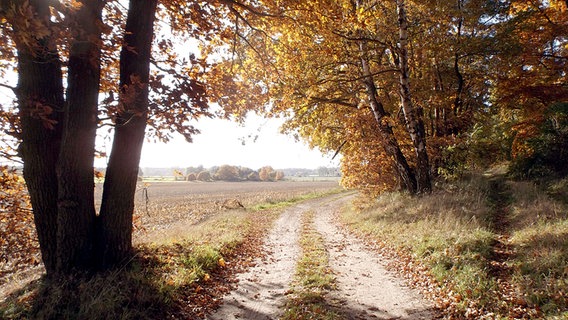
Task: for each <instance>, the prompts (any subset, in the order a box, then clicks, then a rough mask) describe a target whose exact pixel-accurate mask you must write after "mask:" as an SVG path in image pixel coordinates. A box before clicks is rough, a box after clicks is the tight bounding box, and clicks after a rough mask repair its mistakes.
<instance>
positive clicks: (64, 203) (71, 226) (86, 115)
mask: <svg viewBox="0 0 568 320" xmlns="http://www.w3.org/2000/svg"><path fill="white" fill-rule="evenodd" d="M81 3H82V6H81V8H80V9H79V11H78V12H77V15H75V16H74V17H75V21H71V24H72V26H71V27H72V28H73V29H74V30H76V31H77V36H76V38H75V39H74V41H73V43H72V45H71V50H70V54H69V64H68V70H69V71H68V79H67V81H68V85H67V104H66V109H65V115H66V116H65V120H64V129H63V140H62V147H61V153H60V155H59V167H58V182H59V198H58V209H59V213H58V229H57V231H58V238H57V241H58V243H57V247H58V254H57V256H58V258H57V269H58V271H59V272H63V273H67V272H70V271H72V270H82V271H83V270H84V271H88V270H90V269H92V268H93V266H94V261H93V259H94V253H93V249H94V245H95V219H96V211H95V202H94V187H95V186H94V172H93V159H94V154H95V138H96V130H97V109H98V94H99V80H100V52H101V46H100V42H101V29H100V26H101V25H102V22H101V13H102V8H103V5H104V2H103V1H102V0H83V1H82V2H81Z"/></svg>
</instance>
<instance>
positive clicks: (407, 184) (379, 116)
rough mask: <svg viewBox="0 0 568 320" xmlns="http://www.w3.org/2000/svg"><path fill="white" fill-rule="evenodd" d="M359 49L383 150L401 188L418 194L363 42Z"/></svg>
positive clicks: (364, 80) (364, 77) (366, 86)
mask: <svg viewBox="0 0 568 320" xmlns="http://www.w3.org/2000/svg"><path fill="white" fill-rule="evenodd" d="M359 49H360V52H361V67H362V69H363V82H364V84H365V88H366V91H367V97H368V99H369V104H370V107H371V111H372V112H373V115H374V117H375V120H376V121H377V124H378V127H379V132H380V134H381V139H382V141H383V144H382V145H383V148H384V150H385V152H386V153H387V155H389V156H390V157H392V159H393V167H394V169H395V172H396V173H397V175H398V178H399V181H400V185H401V187H402V188H403V189H404V190H406V191H408V192H410V193H412V194H414V193H415V192H416V180H415V177H414V175H413V174H412V171H411V170H410V166H409V165H408V162H407V161H406V158H405V156H404V154H403V153H402V151H401V150H400V146H399V145H398V141H397V140H396V137H395V136H394V132H393V130H392V128H391V126H390V125H389V123H388V121H386V120H387V119H385V116H387V112H386V111H385V109H384V107H383V105H382V103H381V102H380V101H378V99H377V97H378V93H377V87H376V85H375V82H374V80H373V76H372V73H371V69H370V67H369V63H368V61H367V58H366V53H367V49H366V47H365V43H364V42H363V41H361V42H360V43H359Z"/></svg>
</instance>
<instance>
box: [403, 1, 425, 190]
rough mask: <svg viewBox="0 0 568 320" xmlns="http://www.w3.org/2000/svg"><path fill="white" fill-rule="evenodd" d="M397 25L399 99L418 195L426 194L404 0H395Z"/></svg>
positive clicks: (422, 142) (422, 136) (422, 141)
mask: <svg viewBox="0 0 568 320" xmlns="http://www.w3.org/2000/svg"><path fill="white" fill-rule="evenodd" d="M396 4H397V9H398V24H399V31H400V37H399V57H398V62H399V63H398V64H399V68H400V99H401V103H402V110H403V112H404V118H405V120H406V127H407V130H408V133H409V135H410V139H411V140H412V143H413V145H414V150H415V153H416V159H417V161H416V183H417V192H418V193H428V192H430V191H431V190H432V184H431V181H430V164H429V161H428V153H427V150H426V134H425V130H424V122H423V120H422V116H421V114H420V112H419V110H417V108H416V107H415V106H414V105H413V104H412V99H411V93H410V80H409V67H408V49H407V47H408V21H407V17H406V10H405V4H404V0H397V1H396Z"/></svg>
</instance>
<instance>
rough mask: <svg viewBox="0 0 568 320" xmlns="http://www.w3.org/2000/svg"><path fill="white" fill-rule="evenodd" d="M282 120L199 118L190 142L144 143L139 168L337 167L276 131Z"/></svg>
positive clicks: (291, 138)
mask: <svg viewBox="0 0 568 320" xmlns="http://www.w3.org/2000/svg"><path fill="white" fill-rule="evenodd" d="M282 121H283V120H281V119H264V118H261V117H259V116H256V115H249V116H248V117H247V120H246V121H245V123H244V126H242V125H239V124H237V123H234V122H232V121H229V120H222V119H208V118H202V119H200V120H199V121H198V122H196V124H195V126H196V127H197V128H198V129H199V130H200V131H201V133H200V134H198V135H195V136H194V137H193V143H187V142H186V141H185V139H183V138H182V137H181V136H179V137H176V138H175V139H174V140H172V141H171V142H170V143H168V144H164V143H159V144H155V143H149V142H145V144H144V147H143V149H142V159H141V161H140V167H142V168H145V167H146V168H147V167H159V168H162V167H180V168H184V167H190V166H199V165H203V166H204V167H206V168H208V167H212V166H219V165H223V164H228V165H235V166H244V167H249V168H251V169H255V170H257V169H259V168H260V167H263V166H267V165H269V166H272V167H273V168H276V169H284V168H309V169H311V168H318V167H320V166H323V167H336V166H339V160H338V159H337V158H336V159H335V160H331V157H332V154H328V155H324V154H322V153H321V152H319V151H318V150H311V149H310V148H309V147H308V146H307V145H306V144H304V143H303V142H296V141H295V140H294V138H293V137H290V136H287V135H284V134H281V133H279V127H280V125H281V124H282ZM257 135H258V138H257V139H256V141H255V140H254V137H255V136H257ZM243 141H244V144H243ZM103 149H104V147H103ZM108 150H109V151H110V142H109V143H108ZM104 163H105V159H98V160H97V162H96V165H97V166H102V165H104Z"/></svg>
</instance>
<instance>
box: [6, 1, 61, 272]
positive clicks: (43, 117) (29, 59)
mask: <svg viewBox="0 0 568 320" xmlns="http://www.w3.org/2000/svg"><path fill="white" fill-rule="evenodd" d="M29 4H30V7H31V8H32V9H33V10H34V14H35V17H34V19H36V20H37V21H40V22H42V23H44V24H45V25H46V28H47V27H48V26H47V25H49V23H50V22H49V19H50V13H49V7H48V5H47V3H46V1H44V0H31V1H29ZM12 5H14V8H18V7H17V6H16V4H15V2H12V1H3V2H2V9H3V11H7V10H10V8H9V6H12ZM16 11H17V9H16ZM11 18H12V19H13V21H10V23H11V24H12V26H13V28H14V33H15V39H14V40H15V42H16V47H17V51H18V74H19V77H18V85H17V90H16V97H17V99H18V104H19V118H20V128H21V140H22V142H21V144H20V146H19V153H20V156H21V157H22V160H23V162H24V179H25V180H26V185H27V187H28V192H29V195H30V199H31V204H32V207H33V212H34V220H35V225H36V229H37V233H38V238H39V243H40V248H41V253H42V259H43V262H44V265H45V268H46V270H47V274H48V275H52V274H54V273H55V272H56V266H57V263H56V258H57V257H56V252H57V175H56V165H57V159H58V154H59V149H60V142H61V129H62V125H61V120H62V115H63V113H62V112H63V105H64V95H63V83H62V81H63V80H62V72H61V61H60V58H59V55H58V53H57V49H56V47H55V43H54V41H53V39H51V38H50V37H49V36H45V37H43V38H41V39H38V38H35V37H33V30H29V29H26V28H28V27H29V26H27V25H23V24H21V23H20V22H21V21H22V20H24V19H21V17H19V16H18V15H17V13H14V15H13V16H11ZM28 18H29V17H28Z"/></svg>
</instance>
